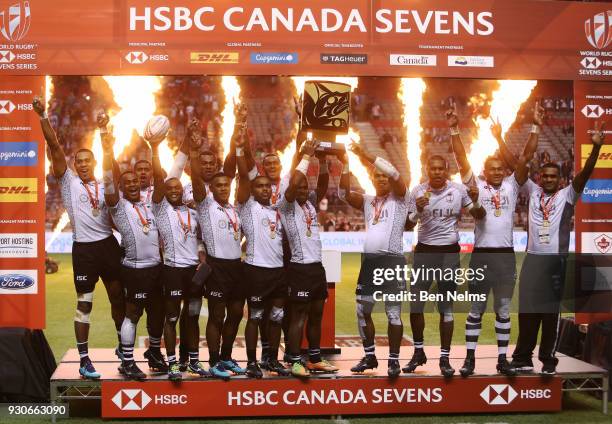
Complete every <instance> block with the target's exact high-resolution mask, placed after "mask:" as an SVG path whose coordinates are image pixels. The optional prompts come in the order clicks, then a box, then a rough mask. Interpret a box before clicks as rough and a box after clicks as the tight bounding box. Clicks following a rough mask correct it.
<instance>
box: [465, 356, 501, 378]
mask: <svg viewBox="0 0 612 424" xmlns="http://www.w3.org/2000/svg"><path fill="white" fill-rule="evenodd" d="M475 367H476V358H465V361H464V362H463V366H462V367H461V368H460V369H459V374H461V377H469V376H470V375H472V374H474V368H475ZM498 367H499V365H498Z"/></svg>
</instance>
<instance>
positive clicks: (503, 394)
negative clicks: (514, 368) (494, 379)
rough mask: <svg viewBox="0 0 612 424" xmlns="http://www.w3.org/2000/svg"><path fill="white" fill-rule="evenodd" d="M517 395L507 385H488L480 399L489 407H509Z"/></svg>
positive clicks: (481, 393)
mask: <svg viewBox="0 0 612 424" xmlns="http://www.w3.org/2000/svg"><path fill="white" fill-rule="evenodd" d="M517 396H518V393H517V392H516V390H514V389H513V388H512V386H510V385H509V384H489V385H488V386H487V387H485V388H484V390H483V391H482V392H480V397H481V398H482V399H483V400H484V401H485V402H487V403H488V404H489V405H509V404H510V403H511V402H512V401H513V400H514V399H515V398H516V397H517Z"/></svg>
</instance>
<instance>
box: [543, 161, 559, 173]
mask: <svg viewBox="0 0 612 424" xmlns="http://www.w3.org/2000/svg"><path fill="white" fill-rule="evenodd" d="M540 168H541V169H544V168H555V169H556V170H557V172H558V173H559V174H561V167H560V166H559V165H558V164H556V163H554V162H546V163H545V164H544V165H542V166H541V167H540Z"/></svg>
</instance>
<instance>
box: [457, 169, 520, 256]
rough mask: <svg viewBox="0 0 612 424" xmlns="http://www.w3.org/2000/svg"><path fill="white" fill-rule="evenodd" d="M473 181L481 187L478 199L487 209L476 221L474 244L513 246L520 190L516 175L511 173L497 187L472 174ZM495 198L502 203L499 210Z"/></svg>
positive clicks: (471, 181)
mask: <svg viewBox="0 0 612 424" xmlns="http://www.w3.org/2000/svg"><path fill="white" fill-rule="evenodd" d="M474 183H475V184H476V185H477V186H478V201H479V202H480V204H481V205H482V207H483V208H484V209H485V211H486V212H487V215H486V216H485V217H484V218H483V219H477V220H476V225H475V228H474V236H475V242H474V246H475V247H488V248H496V247H514V240H513V233H514V231H513V228H514V211H515V210H516V202H517V200H518V195H519V191H520V189H521V186H520V185H519V183H518V182H517V181H516V177H515V176H514V174H512V175H510V176H508V177H506V178H504V179H503V180H502V183H501V184H500V186H499V187H497V188H495V187H493V186H491V185H490V184H488V183H487V182H486V181H485V180H483V179H480V178H474V177H473V176H472V178H471V179H470V181H469V182H468V184H474ZM496 201H497V202H498V203H499V205H498V206H499V209H498V208H497V206H496ZM496 211H497V212H496ZM497 214H499V216H497Z"/></svg>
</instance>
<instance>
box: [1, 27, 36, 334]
mask: <svg viewBox="0 0 612 424" xmlns="http://www.w3.org/2000/svg"><path fill="white" fill-rule="evenodd" d="M2 32H3V33H4V30H3V31H2ZM44 83H45V82H44V77H36V76H33V77H32V76H26V77H6V76H3V77H2V78H0V327H28V328H33V329H41V328H44V327H45V286H44V276H45V271H44V269H45V207H44V204H45V147H44V146H45V145H44V141H43V136H42V132H41V130H40V125H39V124H38V119H37V117H36V114H35V113H33V111H32V96H33V95H35V94H40V92H41V89H42V87H44Z"/></svg>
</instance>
